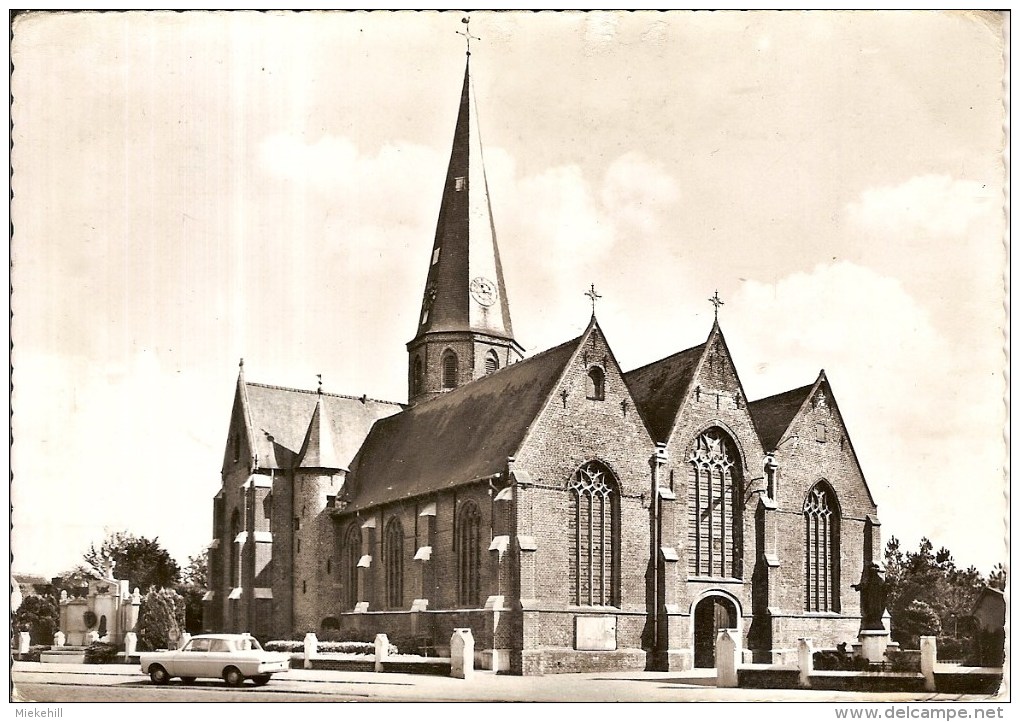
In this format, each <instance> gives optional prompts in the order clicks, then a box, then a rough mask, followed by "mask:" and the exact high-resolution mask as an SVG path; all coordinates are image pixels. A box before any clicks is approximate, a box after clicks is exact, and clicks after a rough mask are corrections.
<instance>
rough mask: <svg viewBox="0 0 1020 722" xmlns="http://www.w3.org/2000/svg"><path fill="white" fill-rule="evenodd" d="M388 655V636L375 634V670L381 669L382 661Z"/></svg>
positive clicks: (379, 670) (380, 670)
mask: <svg viewBox="0 0 1020 722" xmlns="http://www.w3.org/2000/svg"><path fill="white" fill-rule="evenodd" d="M389 656H390V638H389V637H387V636H386V635H385V634H377V635H375V671H376V672H382V671H383V662H385V661H386V658H387V657H389Z"/></svg>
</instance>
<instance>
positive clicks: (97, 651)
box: [85, 642, 117, 664]
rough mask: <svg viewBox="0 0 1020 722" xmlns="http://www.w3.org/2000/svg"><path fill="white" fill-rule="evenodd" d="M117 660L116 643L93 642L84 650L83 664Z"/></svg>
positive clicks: (108, 662)
mask: <svg viewBox="0 0 1020 722" xmlns="http://www.w3.org/2000/svg"><path fill="white" fill-rule="evenodd" d="M116 661H117V645H115V644H110V643H109V642H93V643H92V644H90V645H89V646H88V648H87V649H86V650H85V664H110V663H111V662H116Z"/></svg>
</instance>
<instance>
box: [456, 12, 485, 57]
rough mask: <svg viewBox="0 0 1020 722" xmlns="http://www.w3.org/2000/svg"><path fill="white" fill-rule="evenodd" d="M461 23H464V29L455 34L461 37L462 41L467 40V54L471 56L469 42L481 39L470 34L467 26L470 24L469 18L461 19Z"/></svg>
mask: <svg viewBox="0 0 1020 722" xmlns="http://www.w3.org/2000/svg"><path fill="white" fill-rule="evenodd" d="M461 22H462V23H464V29H463V30H458V31H457V34H458V35H463V36H464V39H465V40H467V54H468V55H471V41H472V40H481V38H480V37H478V36H476V35H472V34H471V28H470V27H469V26H468V23H470V22H471V18H470V17H467V18H461Z"/></svg>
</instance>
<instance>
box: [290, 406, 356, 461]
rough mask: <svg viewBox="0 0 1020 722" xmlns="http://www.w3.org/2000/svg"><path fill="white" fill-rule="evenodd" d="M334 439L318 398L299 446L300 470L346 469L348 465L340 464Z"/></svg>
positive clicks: (329, 423)
mask: <svg viewBox="0 0 1020 722" xmlns="http://www.w3.org/2000/svg"><path fill="white" fill-rule="evenodd" d="M336 447H337V443H336V439H334V438H333V424H332V422H331V421H330V419H329V411H327V410H326V405H325V404H324V403H322V397H321V396H320V397H319V399H318V401H316V402H315V410H314V411H313V412H312V420H311V421H310V422H308V433H307V434H306V435H305V443H304V444H302V445H301V463H300V464H299V466H300V467H301V468H302V469H345V470H346V469H347V467H348V466H349V464H341V463H340V461H339V459H338V457H337V453H336Z"/></svg>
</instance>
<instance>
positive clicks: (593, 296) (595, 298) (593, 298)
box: [584, 283, 602, 316]
mask: <svg viewBox="0 0 1020 722" xmlns="http://www.w3.org/2000/svg"><path fill="white" fill-rule="evenodd" d="M584 295H585V296H587V297H588V298H590V299H591V315H592V316H594V315H595V302H596V301H598V300H599V299H600V298H602V296H601V295H600V294H599V293H598V292H597V291H596V290H595V284H594V283H593V284H591V288H590V289H588V290H587V291H585V292H584Z"/></svg>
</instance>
